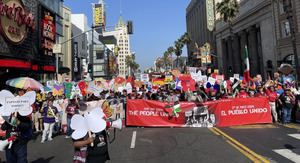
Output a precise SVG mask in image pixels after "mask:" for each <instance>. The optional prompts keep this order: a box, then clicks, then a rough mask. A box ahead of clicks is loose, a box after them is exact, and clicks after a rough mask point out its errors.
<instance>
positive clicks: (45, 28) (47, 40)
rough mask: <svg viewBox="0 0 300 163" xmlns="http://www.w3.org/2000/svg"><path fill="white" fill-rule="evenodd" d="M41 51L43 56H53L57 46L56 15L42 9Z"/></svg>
mask: <svg viewBox="0 0 300 163" xmlns="http://www.w3.org/2000/svg"><path fill="white" fill-rule="evenodd" d="M41 32H42V33H41V40H40V41H41V47H40V48H41V51H42V54H44V55H48V56H52V55H53V46H54V44H55V34H56V32H55V14H54V13H52V12H50V11H49V10H48V9H46V8H44V7H41Z"/></svg>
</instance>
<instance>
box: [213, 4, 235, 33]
mask: <svg viewBox="0 0 300 163" xmlns="http://www.w3.org/2000/svg"><path fill="white" fill-rule="evenodd" d="M239 8H240V5H239V3H238V1H237V0H222V2H219V3H217V12H219V13H220V16H221V19H222V20H223V21H224V22H226V23H228V25H229V31H230V35H231V33H232V20H233V19H234V18H235V17H236V16H237V14H238V13H239Z"/></svg>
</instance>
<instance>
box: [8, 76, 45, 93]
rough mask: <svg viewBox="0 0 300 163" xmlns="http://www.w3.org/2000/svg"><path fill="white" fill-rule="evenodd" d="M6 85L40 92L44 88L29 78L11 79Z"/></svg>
mask: <svg viewBox="0 0 300 163" xmlns="http://www.w3.org/2000/svg"><path fill="white" fill-rule="evenodd" d="M6 84H7V85H9V86H11V87H16V88H21V89H27V88H30V89H33V90H39V89H42V88H43V87H44V86H43V85H42V84H41V83H39V82H38V81H36V80H34V79H32V78H29V77H19V78H14V79H10V80H7V81H6Z"/></svg>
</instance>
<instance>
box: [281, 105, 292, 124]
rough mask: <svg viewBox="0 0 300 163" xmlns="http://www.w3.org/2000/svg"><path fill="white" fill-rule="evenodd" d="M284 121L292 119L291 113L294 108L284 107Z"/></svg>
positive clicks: (287, 121)
mask: <svg viewBox="0 0 300 163" xmlns="http://www.w3.org/2000/svg"><path fill="white" fill-rule="evenodd" d="M282 112H283V115H282V122H283V123H289V122H290V121H291V113H292V109H291V108H282Z"/></svg>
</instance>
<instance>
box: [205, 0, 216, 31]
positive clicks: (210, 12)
mask: <svg viewBox="0 0 300 163" xmlns="http://www.w3.org/2000/svg"><path fill="white" fill-rule="evenodd" d="M206 17H207V29H208V30H209V31H213V30H214V27H215V12H214V0H206Z"/></svg>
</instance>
